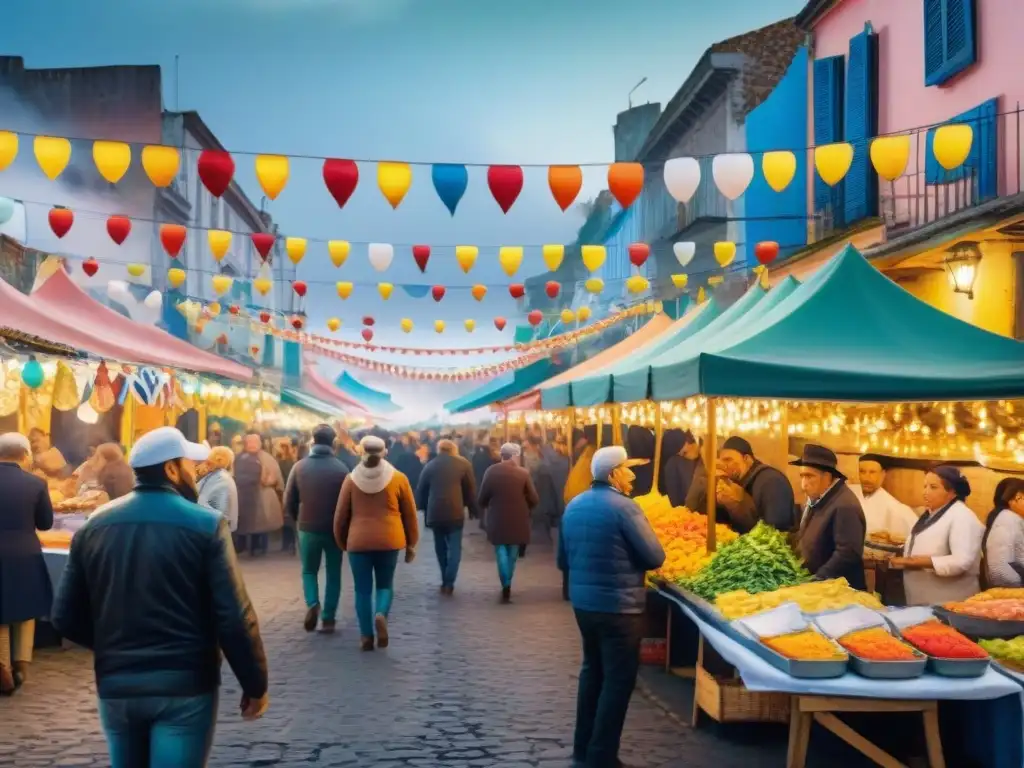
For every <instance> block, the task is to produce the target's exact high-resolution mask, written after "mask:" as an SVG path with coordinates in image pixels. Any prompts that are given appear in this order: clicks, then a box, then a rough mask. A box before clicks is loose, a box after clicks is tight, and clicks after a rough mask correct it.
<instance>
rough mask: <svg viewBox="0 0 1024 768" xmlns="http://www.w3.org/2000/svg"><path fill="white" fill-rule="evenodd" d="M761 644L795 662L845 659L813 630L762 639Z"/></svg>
mask: <svg viewBox="0 0 1024 768" xmlns="http://www.w3.org/2000/svg"><path fill="white" fill-rule="evenodd" d="M761 642H762V643H763V644H764V645H765V646H767V647H768V648H771V649H772V650H773V651H775V652H776V653H777V654H779V655H781V656H785V657H786V658H787V659H795V660H797V661H836V660H840V659H845V658H847V656H846V654H845V653H843V652H842V651H841V650H840V649H839V648H837V647H836V644H835V643H833V642H832V641H831V640H829V639H828V638H827V637H825V636H824V635H823V634H821V633H820V632H816V631H814V630H813V629H805V630H802V631H800V632H791V633H790V634H788V635H777V636H775V637H762V638H761Z"/></svg>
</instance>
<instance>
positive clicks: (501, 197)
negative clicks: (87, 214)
mask: <svg viewBox="0 0 1024 768" xmlns="http://www.w3.org/2000/svg"><path fill="white" fill-rule="evenodd" d="M20 136H25V137H27V138H31V139H32V151H33V154H34V156H35V160H36V163H37V164H38V166H39V168H40V169H41V170H42V172H43V173H44V174H45V175H46V176H47V177H48V178H49V179H51V180H56V179H57V178H59V177H60V175H61V174H62V173H63V172H64V170H65V169H66V168H67V167H68V163H69V162H70V160H71V153H72V142H71V140H70V139H68V138H63V137H58V136H46V135H39V134H33V133H26V132H15V131H0V171H2V170H4V169H5V168H7V167H8V166H9V165H10V164H11V163H12V162H14V160H15V158H16V157H17V155H18V152H19V146H20V142H19V137H20ZM932 138H933V140H932V149H931V151H932V154H933V155H934V158H935V160H936V161H937V162H938V163H939V165H941V166H942V167H943V168H945V169H946V170H953V169H955V168H958V167H959V166H960V165H962V164H963V163H964V161H965V160H966V159H967V157H968V155H969V154H970V151H971V147H972V144H973V141H974V132H973V129H972V127H971V126H970V125H969V124H966V123H960V124H951V125H942V126H939V127H937V128H936V129H935V130H934V132H933V134H932ZM140 147H141V148H140ZM810 149H812V151H813V158H814V167H815V169H816V171H817V173H818V176H819V177H820V178H821V179H822V180H823V181H824V182H825V183H826V184H829V185H831V186H834V185H836V184H838V183H839V182H840V181H842V180H843V179H844V178H845V177H846V174H847V173H848V172H849V170H850V167H851V166H852V164H853V160H854V156H855V154H856V153H857V152H865V151H866V152H867V153H868V156H869V158H870V160H871V163H872V165H873V166H874V168H875V170H876V171H877V173H878V175H879V176H880V177H882V178H883V179H885V180H887V181H895V180H896V179H897V178H899V177H900V176H902V175H903V174H904V173H905V172H906V170H907V165H908V163H909V160H910V155H911V137H910V135H909V134H899V135H891V136H882V137H878V138H876V139H873V140H872V141H870V143H869V142H867V141H863V142H857V145H856V146H855V145H854V144H852V143H849V142H838V143H834V144H826V145H823V146H817V147H813V148H810ZM136 151H138V155H139V160H140V162H141V164H142V168H143V170H144V171H145V173H146V176H147V177H148V178H149V180H150V181H151V182H152V183H153V185H154V186H157V187H167V186H170V184H171V183H172V182H173V181H174V179H175V178H176V177H177V175H178V171H179V168H180V166H181V150H179V149H178V148H176V147H169V146H163V145H133V144H128V143H125V142H120V141H107V140H97V141H93V142H92V159H93V163H94V165H95V167H96V170H97V172H98V173H99V175H100V176H101V177H102V178H103V179H104V180H105V181H107V182H108V183H110V184H117V183H118V182H119V181H121V179H123V178H124V176H125V174H126V173H127V172H128V169H129V168H130V167H131V164H132V162H133V160H134V155H135V153H136ZM248 154H250V153H243V152H235V153H234V154H232V153H230V152H227V151H223V150H213V149H205V150H202V151H201V152H200V153H199V156H198V159H197V161H196V170H197V172H198V174H199V178H200V180H201V182H202V184H203V186H205V187H206V189H207V190H209V192H210V193H211V194H212V195H213V196H214V197H218V198H219V197H221V196H222V195H223V194H224V193H225V192H226V191H227V190H228V188H229V187H230V185H231V183H232V181H233V180H234V178H235V171H236V164H235V159H234V156H243V155H248ZM759 155H760V159H761V162H760V166H761V173H762V175H763V176H764V178H765V181H766V182H767V183H768V185H769V186H770V187H771V188H772V189H773V190H775V191H776V192H781V191H783V190H785V189H786V188H787V187H788V186H789V185H790V183H792V182H793V179H794V176H795V175H796V169H797V162H796V154H795V152H794V151H792V150H777V151H768V152H763V153H759ZM711 157H712V162H711V175H712V179H713V182H714V184H715V186H716V187H717V188H718V190H719V191H720V192H721V194H722V195H723V196H724V197H726V198H727V199H729V200H736V199H738V198H739V197H740V196H741V195H743V193H744V192H746V190H747V188H748V187H749V185H750V183H751V182H752V181H753V179H754V175H755V173H756V166H755V160H754V155H752V154H750V153H727V154H720V155H714V156H711ZM303 159H308V158H303ZM315 159H317V160H321V161H322V163H323V167H322V177H323V182H324V186H325V187H326V189H327V191H328V193H329V194H330V195H331V197H333V198H334V201H335V202H336V203H337V205H338V207H339V208H344V207H345V205H346V204H347V203H348V201H349V200H350V199H351V198H352V196H353V194H355V192H356V189H357V188H358V187H359V185H360V182H361V180H362V177H361V172H360V165H368V164H370V165H375V166H376V181H377V188H378V189H379V191H380V193H381V194H382V195H383V196H384V198H385V199H386V200H387V202H388V203H389V204H390V205H391V207H392V208H395V209H397V208H398V207H399V205H401V203H402V201H403V200H404V199H405V197H406V194H407V193H408V191H409V189H410V188H411V186H412V184H413V175H414V174H413V168H414V166H416V165H429V166H430V179H431V183H432V184H433V187H434V191H435V192H436V194H437V196H438V199H439V200H440V201H441V203H442V204H443V205H444V207H445V208H446V209H447V210H448V211H449V213H450V214H451V215H453V216H454V215H455V212H456V209H457V208H458V205H459V203H460V202H461V200H462V199H463V197H464V196H465V194H466V190H467V189H468V186H469V173H468V170H467V165H466V164H455V163H433V164H426V163H410V162H395V161H357V160H352V159H342V158H315ZM700 159H701V158H699V157H681V158H672V159H670V160H667V161H665V162H664V163H658V164H657V165H659V166H660V167H661V172H662V176H663V180H664V186H665V189H666V190H667V191H668V193H669V194H670V195H671V196H672V197H673V198H674V199H675V200H677V201H678V202H680V203H688V202H689V201H690V199H691V198H692V197H693V195H694V194H695V193H696V191H697V189H698V188H699V186H700V185H701V183H702V172H701V163H700ZM601 165H605V164H601ZM253 166H254V170H255V174H256V178H257V181H258V182H259V185H260V187H261V189H262V190H263V193H264V194H265V195H266V196H267V197H268V198H269V199H271V200H275V199H277V197H278V196H279V195H280V194H281V193H282V192H283V191H284V189H285V187H286V186H287V184H288V181H289V178H290V176H291V160H290V158H289V157H288V156H286V155H280V154H256V155H255V156H254V160H253ZM524 167H529V166H523V165H490V166H488V168H487V187H488V189H489V191H490V193H491V196H492V197H493V198H494V201H495V202H496V203H497V205H498V207H499V208H500V209H501V211H502V212H503V213H508V212H509V211H510V210H511V209H512V206H513V205H514V204H515V202H516V201H517V200H518V199H519V196H520V193H521V192H522V190H523V186H524V183H525V175H524V171H523V169H524ZM648 170H649V168H648V167H646V166H645V165H644V164H642V163H635V162H619V163H611V164H608V165H607V179H606V182H607V188H608V190H609V192H610V193H611V194H612V196H613V197H614V198H615V200H616V201H617V202H618V203H619V205H621V206H622V207H623V208H628V207H629V206H630V205H632V204H633V202H634V201H635V200H636V199H637V198H638V197H639V196H640V193H641V192H642V191H643V189H644V183H645V179H646V176H647V171H648ZM547 183H548V189H549V191H550V193H551V196H552V198H553V200H554V201H555V203H556V204H557V205H558V207H559V208H561V209H562V210H563V211H566V210H568V209H569V207H570V206H572V205H573V203H574V202H575V201H576V199H577V197H578V196H579V193H580V191H581V189H582V186H583V168H582V166H581V165H551V166H548V173H547Z"/></svg>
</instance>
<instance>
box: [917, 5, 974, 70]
mask: <svg viewBox="0 0 1024 768" xmlns="http://www.w3.org/2000/svg"><path fill="white" fill-rule="evenodd" d="M976 3H977V0H924V82H925V85H942V84H943V83H945V82H946V81H947V80H949V79H951V78H952V77H954V76H955V75H957V74H959V73H960V72H963V71H964V70H965V69H967V68H968V67H969V66H971V65H972V64H974V62H975V61H977V59H978V53H977V45H976V42H975V39H974V26H975V25H974V21H975V11H976V7H975V4H976Z"/></svg>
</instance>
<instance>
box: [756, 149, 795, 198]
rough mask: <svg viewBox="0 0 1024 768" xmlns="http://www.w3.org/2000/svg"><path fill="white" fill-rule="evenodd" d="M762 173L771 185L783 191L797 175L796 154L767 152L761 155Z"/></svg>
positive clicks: (776, 189) (778, 190) (777, 190)
mask: <svg viewBox="0 0 1024 768" xmlns="http://www.w3.org/2000/svg"><path fill="white" fill-rule="evenodd" d="M761 173H763V174H764V180H765V181H767V182H768V186H769V187H771V188H772V189H774V190H775V191H776V192H782V191H783V190H785V189H786V187H788V186H789V185H790V182H792V181H793V177H794V176H796V155H794V154H793V153H792V152H765V153H764V154H763V155H762V156H761Z"/></svg>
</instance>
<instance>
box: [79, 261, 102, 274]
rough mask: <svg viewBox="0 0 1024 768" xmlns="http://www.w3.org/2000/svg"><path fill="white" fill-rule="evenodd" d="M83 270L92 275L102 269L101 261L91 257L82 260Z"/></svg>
mask: <svg viewBox="0 0 1024 768" xmlns="http://www.w3.org/2000/svg"><path fill="white" fill-rule="evenodd" d="M82 271H83V272H85V274H86V277H92V276H94V275H95V274H96V273H97V272H99V271H100V263H99V262H98V261H96V259H94V258H92V257H90V258H88V259H86V260H85V261H83V262H82Z"/></svg>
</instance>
